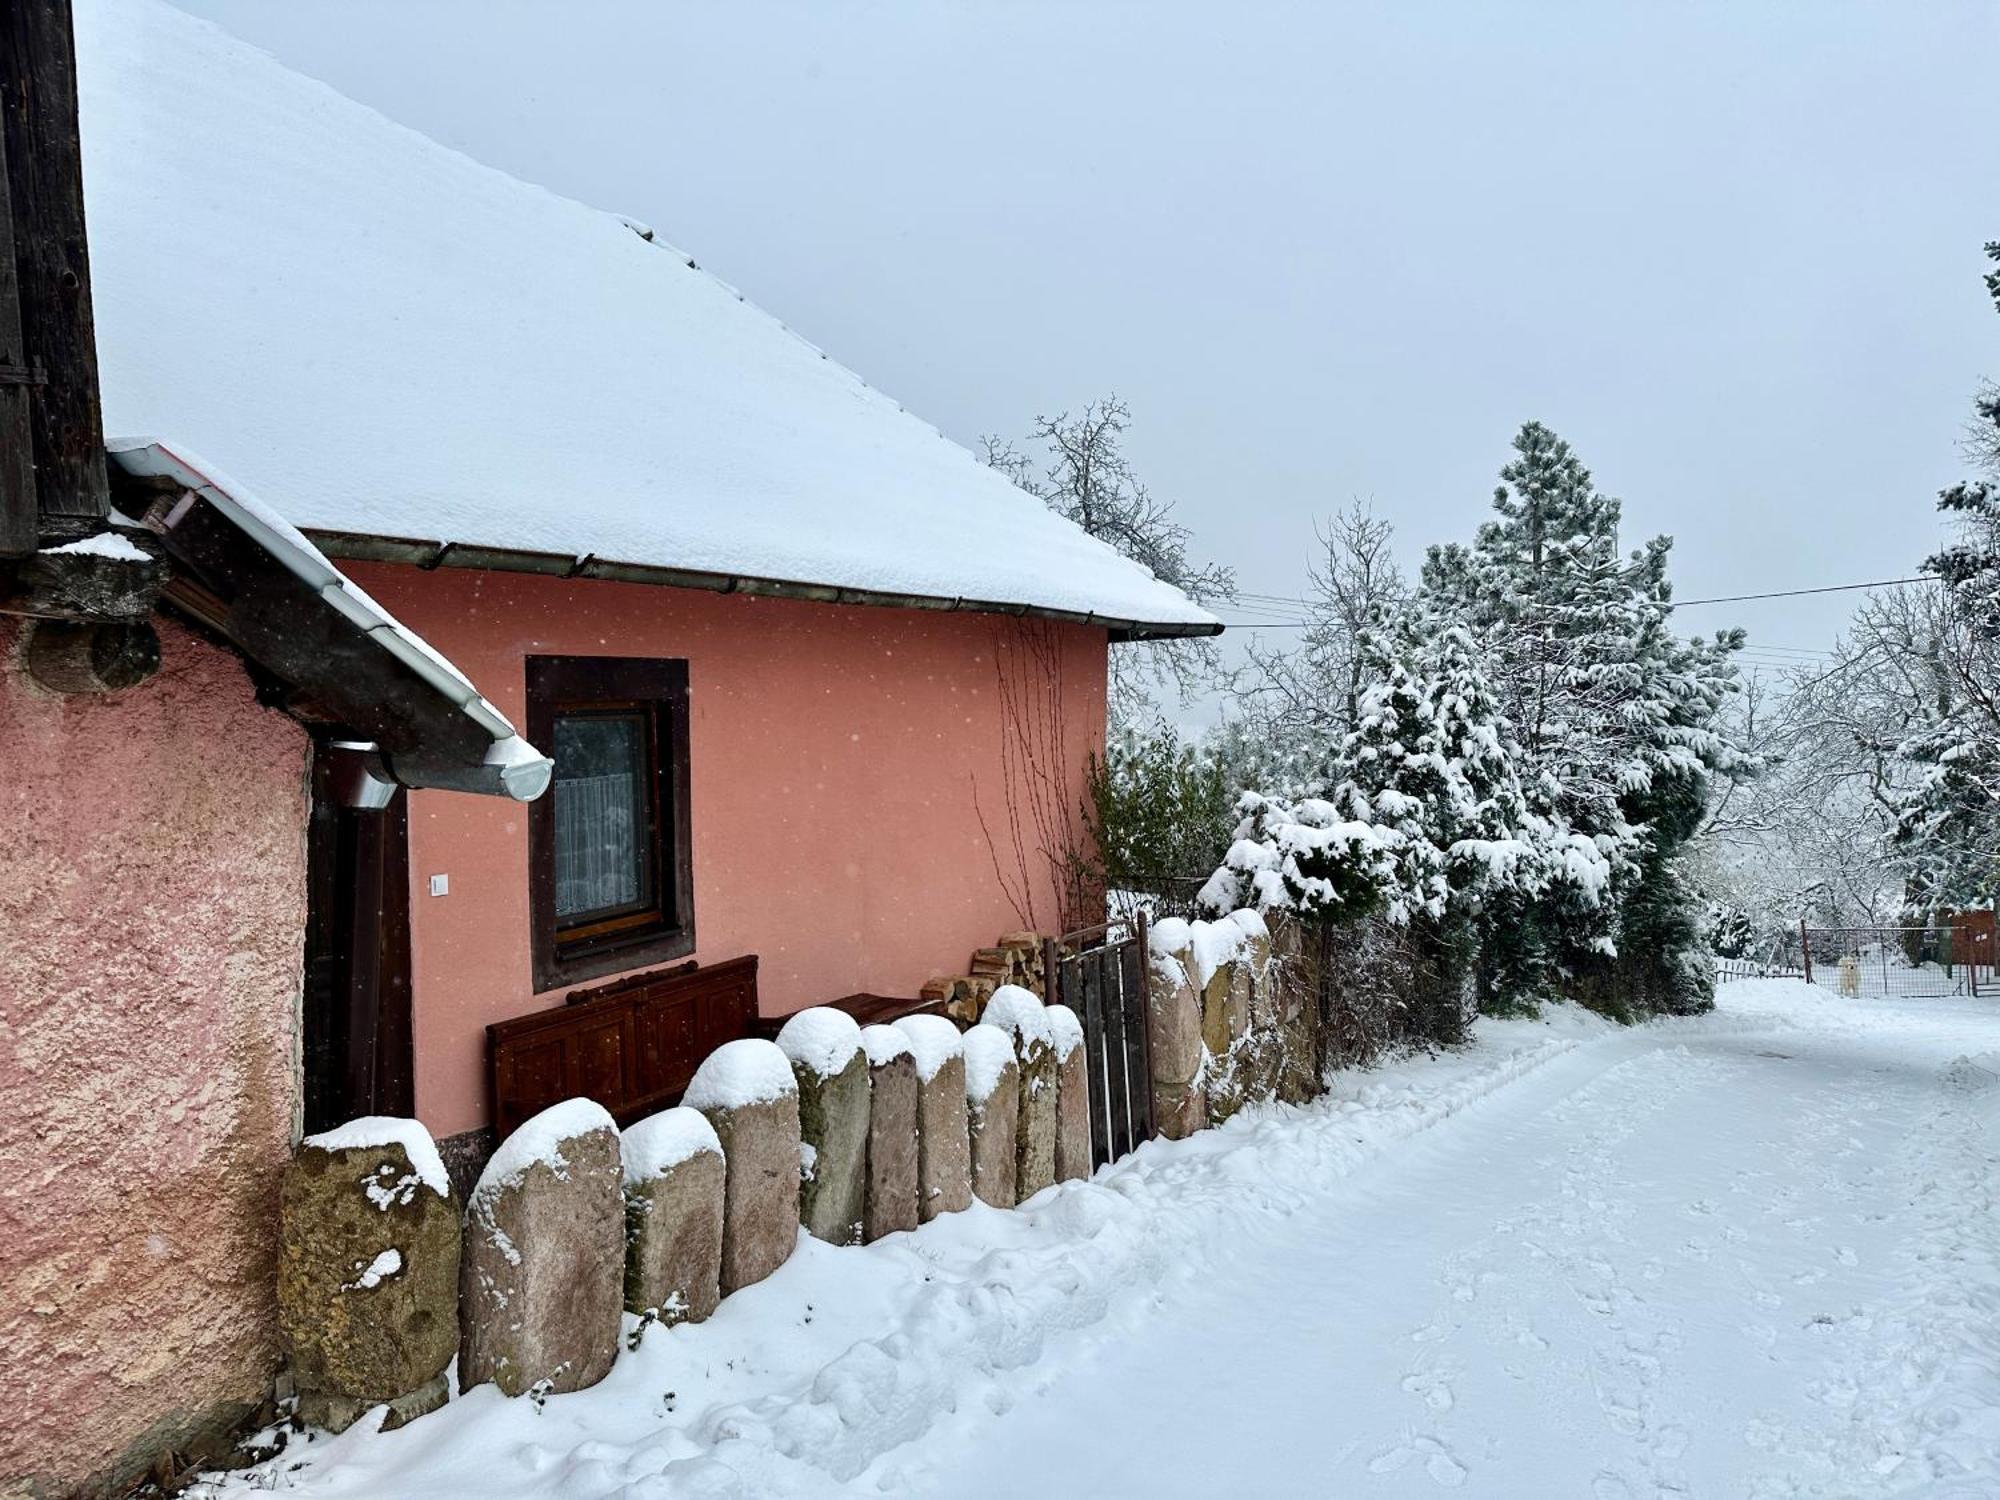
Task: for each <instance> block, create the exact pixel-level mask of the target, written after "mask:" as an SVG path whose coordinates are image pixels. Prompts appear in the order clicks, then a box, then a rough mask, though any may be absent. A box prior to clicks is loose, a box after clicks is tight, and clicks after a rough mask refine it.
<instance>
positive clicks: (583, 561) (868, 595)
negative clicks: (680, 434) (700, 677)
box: [305, 527, 1222, 641]
mask: <svg viewBox="0 0 2000 1500" xmlns="http://www.w3.org/2000/svg"><path fill="white" fill-rule="evenodd" d="M305 532H306V535H307V536H308V537H310V538H311V539H312V541H313V543H314V545H316V546H317V547H318V548H319V549H320V550H321V551H322V552H324V553H325V554H326V555H327V556H328V557H333V558H338V559H340V560H342V561H343V562H394V563H411V564H414V565H415V566H416V567H419V568H423V569H426V570H428V569H433V568H478V569H483V570H487V571H491V572H496V573H538V574H541V575H543V576H546V577H556V578H591V579H598V580H602V581H605V582H611V583H642V584H649V585H652V586H654V587H659V588H681V589H703V590H706V591H707V592H709V593H713V594H754V595H760V596H764V597H769V598H776V599H805V600H810V601H813V602H817V603H821V604H861V605H868V606H872V607H876V608H885V609H929V610H939V611H945V612H950V613H961V614H984V615H1011V616H1014V617H1015V618H1023V619H1037V620H1058V621H1062V622H1064V623H1066V624H1072V625H1091V626H1095V627H1097V628H1098V629H1100V630H1104V631H1107V632H1108V633H1109V635H1110V637H1111V639H1112V640H1113V641H1161V640H1184V639H1188V638H1191V637H1200V636H1213V635H1220V634H1221V633H1222V624H1221V622H1220V621H1218V620H1132V619H1122V618H1119V617H1116V616H1111V615H1102V614H1098V613H1096V612H1095V611H1085V610H1070V609H1056V608H1053V607H1051V606H1047V605H1039V604H1022V603H1010V602H1007V601H1004V600H998V599H966V598H945V597H943V596H941V595H936V594H899V593H894V592H890V591H887V590H882V589H861V588H850V587H847V586H845V585H839V584H827V583H805V582H801V581H799V580H797V579H789V578H763V577H758V576H756V575H754V574H747V573H716V572H708V571H704V570H700V569H693V568H668V567H660V566H656V565H653V564H650V563H628V562H615V561H610V560H607V559H603V558H598V557H575V556H572V555H570V554H568V553H562V552H532V551H527V550H524V549H521V548H514V547H484V546H477V545H473V544H470V543H465V542H445V541H428V540H423V539H420V538H413V537H390V536H375V535H373V534H371V533H367V532H358V531H327V530H322V529H319V528H315V527H308V528H306V529H305Z"/></svg>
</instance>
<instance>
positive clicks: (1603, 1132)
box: [218, 980, 2000, 1500]
mask: <svg viewBox="0 0 2000 1500" xmlns="http://www.w3.org/2000/svg"><path fill="white" fill-rule="evenodd" d="M1996 1075H2000V1008H1996V1007H1993V1005H1992V1003H1991V1002H1986V1003H1984V1004H1982V1003H1981V1002H1975V1001H1967V1000H1921V1001H1919V1000H1903V1001H1897V1000H1859V1001H1857V1000H1843V999H1840V998H1838V997H1837V996H1835V995H1833V994H1832V993H1830V992H1829V991H1826V990H1823V989H1809V988H1807V987H1806V986H1804V985H1802V984H1799V983H1797V982H1794V981H1787V980H1766V981H1743V982H1739V983H1735V984H1731V985H1727V986H1725V987H1724V988H1723V990H1722V993H1721V996H1720V1004H1719V1008H1718V1011H1717V1013H1716V1014H1714V1015H1713V1016H1709V1017H1705V1018H1702V1019H1699V1020H1692V1021H1678V1022H1664V1023H1656V1024H1653V1025H1650V1026H1645V1027H1640V1028H1635V1029H1631V1030H1619V1029H1617V1028H1613V1027H1610V1026H1608V1025H1605V1024H1604V1023H1601V1022H1598V1021H1597V1020H1595V1019H1594V1018H1591V1017H1588V1016H1583V1015H1580V1014H1578V1013H1575V1012H1570V1011H1557V1012H1552V1013H1551V1014H1550V1015H1549V1017H1548V1018H1546V1019H1545V1020H1542V1021H1534V1022H1526V1021H1517V1022H1490V1021H1483V1022H1481V1023H1480V1025H1479V1027H1478V1033H1477V1039H1476V1042H1475V1043H1474V1045H1472V1046H1470V1047H1468V1048H1466V1049H1465V1050H1463V1051H1462V1052H1459V1053H1456V1054H1454V1055H1451V1056H1447V1057H1438V1058H1418V1059H1411V1060H1407V1061H1404V1062H1400V1063H1397V1064H1395V1065H1392V1066H1388V1067H1384V1068H1381V1069H1378V1070H1375V1071H1373V1072H1369V1073H1362V1074H1349V1075H1346V1076H1344V1077H1343V1078H1341V1080H1340V1082H1339V1085H1338V1087H1337V1088H1336V1089H1335V1090H1334V1093H1333V1094H1332V1096H1331V1097H1330V1098H1329V1099H1327V1100H1324V1101H1322V1102H1320V1103H1318V1104H1315V1105H1314V1106H1312V1107H1310V1108H1305V1109H1289V1108H1284V1107H1274V1108H1270V1109H1266V1110H1260V1111H1257V1112H1255V1113H1254V1114H1253V1115H1252V1116H1250V1117H1246V1118H1242V1119H1239V1120H1236V1121H1233V1122H1232V1123H1231V1124H1230V1125H1229V1126H1227V1127H1226V1128H1224V1129H1221V1130H1216V1131H1210V1132H1206V1133H1204V1134H1203V1135H1201V1136H1199V1137H1197V1138H1196V1139H1194V1140H1191V1141H1186V1142H1179V1143H1165V1142H1157V1143H1154V1144H1152V1145H1149V1146H1147V1147H1146V1148H1144V1149H1143V1150H1141V1151H1139V1152H1138V1153H1136V1154H1135V1155H1134V1156H1133V1157H1132V1158H1130V1159H1129V1160H1128V1161H1126V1162H1124V1163H1121V1164H1120V1165H1119V1166H1118V1167H1116V1168H1115V1169H1113V1170H1111V1171H1109V1172H1107V1173H1103V1174H1100V1175H1099V1177H1098V1178H1097V1179H1096V1180H1095V1181H1093V1182H1090V1183H1078V1184H1068V1185H1064V1186H1061V1187H1058V1188H1055V1189H1052V1190H1050V1191H1049V1192H1047V1193H1045V1194H1043V1195H1041V1196H1040V1197H1039V1198H1037V1199H1036V1200H1035V1202H1034V1203H1033V1205H1031V1206H1030V1207H1029V1208H1027V1209H1025V1210H1020V1211H1016V1212H1014V1213H999V1212H996V1211H993V1210H990V1209H986V1208H984V1207H979V1206H975V1207H974V1209H973V1210H972V1211H971V1212H970V1213H967V1214H962V1215H955V1216H952V1217H950V1218H948V1219H946V1220H942V1221H939V1222H938V1223H935V1224H932V1225H929V1226H927V1227H925V1228H924V1229H923V1230H921V1231H919V1232H918V1233H916V1234H911V1235H897V1236H894V1237H892V1238H891V1239H889V1240H885V1241H883V1242H882V1243H880V1244H878V1245H875V1246H871V1247H869V1248H867V1249H846V1250H834V1249H830V1248H828V1247H826V1246H822V1245H818V1244H814V1243H812V1242H810V1241H808V1242H806V1243H805V1244H804V1245H802V1247H801V1250H800V1253H799V1254H798V1255H797V1256H796V1257H795V1258H794V1259H793V1261H792V1262H791V1263H790V1264H789V1265H787V1266H786V1267H785V1268H784V1269H783V1270H782V1271H781V1272H780V1273H779V1274H778V1275H776V1276H775V1277H773V1278H772V1279H771V1280H770V1281H768V1282H766V1283H764V1284H762V1285H760V1286H757V1287H754V1288H752V1289H750V1290H749V1291H746V1292H743V1293H739V1294H738V1295H736V1296H734V1297H732V1298H730V1299H728V1300H727V1301H726V1302H725V1303H724V1304H723V1306H722V1308H721V1310H720V1311H719V1312H718V1313H717V1315H716V1316H715V1318H714V1319H713V1320H711V1321H710V1322H708V1323H706V1324H703V1325H701V1326H699V1327H693V1328H680V1329H675V1330H673V1331H671V1332H668V1333H665V1334H662V1333H661V1332H660V1331H659V1330H653V1331H651V1332H649V1333H648V1334H647V1335H646V1336H645V1338H644V1339H643V1341H642V1343H641V1346H640V1349H639V1350H638V1352H637V1353H636V1354H628V1355H625V1356H622V1357H621V1358H620V1360H619V1363H618V1366H617V1368H616V1369H615V1370H614V1372H613V1373H612V1375H611V1377H610V1378H609V1379H608V1380H607V1381H606V1382H605V1383H604V1384H603V1385H600V1386H598V1387H596V1388H595V1389H593V1390H590V1391H586V1392H582V1393H579V1394H576V1395H572V1396H558V1397H554V1398H551V1399H549V1400H548V1401H547V1402H546V1403H545V1404H544V1405H543V1406H542V1407H540V1408H539V1409H538V1408H537V1407H536V1406H535V1405H534V1404H533V1403H532V1402H530V1401H527V1400H520V1401H508V1400H506V1399H504V1398H502V1397H501V1396H500V1395H499V1394H498V1393H497V1392H496V1391H494V1390H493V1389H492V1388H491V1387H486V1388H482V1389H479V1390H475V1391H473V1392H472V1393H471V1394H470V1395H468V1396H467V1397H465V1398H463V1399H461V1400H458V1401H455V1402H453V1403H452V1404H451V1405H450V1406H448V1407H447V1408H446V1409H445V1410H443V1411H442V1412H439V1413H437V1414H435V1415H433V1416H429V1417H425V1418H423V1419H422V1420H421V1421H419V1422H417V1423H415V1424H413V1425H412V1426H410V1427H408V1428H406V1429H404V1430H402V1431H400V1432H394V1433H388V1434H381V1433H376V1432H373V1431H364V1430H363V1429H362V1428H357V1429H355V1430H353V1431H350V1432H349V1433H347V1434H344V1435H343V1436H341V1437H338V1438H333V1439H326V1438H320V1439H318V1440H317V1441H313V1442H311V1443H305V1442H303V1441H302V1440H297V1439H295V1440H294V1441H293V1443H292V1445H291V1447H290V1449H289V1451H287V1452H286V1453H285V1454H283V1455H281V1456H280V1457H279V1458H278V1459H276V1460H274V1461H272V1462H271V1463H269V1464H266V1465H265V1466H263V1467H261V1468H259V1469H255V1470H251V1471H247V1472H246V1473H243V1474H240V1475H235V1476H231V1477H230V1478H229V1480H228V1481H226V1483H225V1484H224V1485H222V1486H219V1487H218V1488H219V1490H220V1491H222V1492H226V1493H235V1492H236V1491H237V1490H238V1489H239V1487H242V1486H255V1487H280V1488H294V1487H295V1488H297V1489H298V1490H299V1491H301V1492H303V1493H307V1494H314V1495H326V1496H363V1495H366V1496H387V1495H417V1494H422V1495H426V1496H465V1497H476V1500H514V1497H528V1496H564V1497H575V1500H585V1497H599V1496H613V1495H619V1496H625V1495H631V1496H649V1497H651V1496H670V1495H671V1496H678V1495H695V1496H735V1495H745V1496H765V1495H819V1494H830V1493H862V1494H868V1493H880V1494H910V1495H926V1496H930V1495H951V1496H960V1495H963V1496H994V1497H999V1496H1007V1497H1009V1500H1012V1497H1015V1496H1019V1495H1023V1494H1030V1495H1033V1494H1039V1495H1083V1494H1091V1495H1125V1494H1135V1495H1136V1494H1144V1495H1147V1496H1149V1497H1158V1496H1173V1495H1190V1496H1192V1495H1202V1496H1207V1495H1215V1494H1231V1495H1278V1494H1284V1495H1291V1494H1312V1495H1342V1496H1348V1495H1354V1496H1407V1495H1430V1494H1433V1493H1436V1492H1439V1491H1451V1490H1456V1491H1459V1492H1461V1493H1465V1494H1474V1495H1505V1496H1524V1497H1525V1496H1534V1497H1571V1496H1577V1497H1592V1500H1607V1497H1625V1496H1635V1497H1646V1500H1652V1497H1655V1496H1717V1497H1751V1500H1775V1497H1781V1496H1808V1495H1824V1496H1836V1495H1837V1496H1872V1495H1904V1494H1910V1495H1925V1496H1982V1497H1990V1496H1993V1495H1996V1494H2000V1336H1996V1318H2000V1264H1996V1250H2000V1223H1996V1219H1995V1215H1994V1208H1993V1192H1992V1183H1993V1180H1994V1172H1995V1164H1996V1149H2000V1076H1996ZM371 1425H372V1423H364V1424H363V1427H364V1428H365V1427H369V1426H371Z"/></svg>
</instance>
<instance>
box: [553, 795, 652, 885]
mask: <svg viewBox="0 0 2000 1500" xmlns="http://www.w3.org/2000/svg"><path fill="white" fill-rule="evenodd" d="M635 791H636V788H635V787H634V785H633V777H632V773H631V772H630V771H619V772H614V773H611V774H609V775H603V776H576V777H571V778H570V779H568V780H563V779H561V778H558V779H557V781H556V784H555V799H556V915H557V916H559V917H568V916H574V915H576V914H577V913H579V912H590V911H603V910H605V909H606V908H608V907H615V906H629V905H631V904H632V903H633V902H635V901H637V900H638V899H639V895H640V892H639V869H640V850H639V828H638V822H637V819H636V818H635V817H634V816H633V809H634V808H635V806H636V805H637V804H638V800H639V799H638V798H637V797H636V796H635V795H634V793H635Z"/></svg>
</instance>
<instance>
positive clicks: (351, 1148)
mask: <svg viewBox="0 0 2000 1500" xmlns="http://www.w3.org/2000/svg"><path fill="white" fill-rule="evenodd" d="M278 1226H279V1250H278V1332H279V1334H280V1336H281V1337H282V1339H283V1340H284V1347H285V1355H286V1358H287V1360H288V1361H289V1362H290V1364H291V1368H292V1376H293V1379H294V1380H295V1382H296V1383H297V1387H298V1393H299V1406H298V1415H299V1417H300V1419H301V1420H302V1421H304V1422H306V1423H308V1424H309V1425H311V1426H314V1427H322V1428H325V1429H326V1430H328V1431H329V1432H340V1431H342V1430H343V1429H345V1428H347V1427H350V1426H352V1425H353V1423H354V1422H355V1420H356V1419H357V1418H359V1417H360V1416H361V1414H362V1413H363V1412H365V1411H367V1410H368V1409H369V1408H370V1407H373V1406H378V1405H382V1404H384V1403H386V1404H387V1405H388V1407H389V1415H388V1417H387V1418H386V1419H385V1420H384V1421H383V1424H382V1425H383V1426H384V1427H385V1428H389V1427H400V1426H401V1425H402V1424H403V1423H404V1422H406V1421H408V1420H409V1419H410V1418H411V1417H415V1416H421V1415H422V1414H423V1413H424V1412H427V1411H431V1410H434V1409H435V1408H437V1407H439V1406H442V1405H443V1404H444V1400H445V1380H444V1370H445V1366H447V1365H448V1364H450V1363H451V1357H452V1356H453V1355H454V1354H456V1353H457V1352H458V1257H459V1227H458V1205H457V1204H456V1203H455V1202H454V1201H453V1200H452V1195H451V1179H450V1178H449V1177H448V1176H446V1174H445V1169H444V1163H443V1161H441V1160H440V1159H439V1157H438V1152H437V1147H436V1146H435V1145H434V1144H433V1143H432V1141H431V1137H430V1132H429V1131H427V1130H425V1129H424V1127H423V1126H422V1125H420V1124H418V1123H417V1122H416V1121H415V1120H403V1119H394V1118H390V1117H387V1116H369V1117H366V1118H363V1119H359V1120H351V1121H349V1122H348V1123H347V1124H345V1125H342V1126H340V1127H339V1128H338V1129H335V1130H329V1131H326V1132H323V1133H322V1134H319V1135H312V1136H307V1137H306V1138H305V1139H304V1140H303V1141H301V1142H300V1143H299V1146H298V1149H297V1150H296V1151H295V1152H294V1153H293V1155H292V1160H291V1163H290V1164H289V1165H288V1166H287V1167H286V1168H285V1175H284V1181H283V1183H282V1185H281V1187H280V1188H279V1194H278Z"/></svg>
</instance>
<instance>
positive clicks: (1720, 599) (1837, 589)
mask: <svg viewBox="0 0 2000 1500" xmlns="http://www.w3.org/2000/svg"><path fill="white" fill-rule="evenodd" d="M1936 582H1938V579H1937V578H1936V576H1935V575H1933V574H1928V573H1925V574H1920V575H1918V576H1917V577H1915V578H1880V579H1877V580H1876V581H1874V582H1873V583H1829V584H1823V585H1821V586H1820V587H1817V588H1809V589H1773V590H1772V591H1771V592H1769V593H1765V594H1724V595H1719V596H1717V597H1716V598H1713V599H1676V600H1675V601H1674V602H1673V603H1671V604H1669V605H1668V606H1667V608H1668V609H1692V608H1694V607H1695V606H1696V605H1698V604H1745V603H1748V602H1750V601H1752V600H1756V599H1797V598H1801V597H1803V596H1804V595H1807V594H1845V593H1851V592H1852V591H1853V590H1855V589H1887V588H1897V587H1899V586H1901V585H1903V584H1906V583H1936ZM1239 597H1240V598H1243V599H1255V600H1260V601H1261V600H1266V599H1268V600H1271V601H1273V602H1285V603H1293V604H1303V603H1304V602H1305V601H1304V600H1302V599H1294V600H1286V599H1285V598H1284V596H1283V595H1281V594H1244V595H1240V596H1239ZM1243 607H1244V608H1245V609H1246V610H1248V611H1249V612H1251V613H1253V614H1255V613H1264V612H1266V610H1267V606H1265V605H1263V604H1261V603H1258V604H1246V605H1244V606H1243ZM1222 623H1223V624H1224V625H1225V626H1227V627H1228V628H1230V629H1231V630H1306V629H1310V628H1311V627H1312V625H1313V624H1314V623H1315V622H1314V621H1312V620H1270V619H1265V620H1224V621H1223V622H1222Z"/></svg>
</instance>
